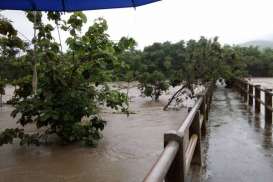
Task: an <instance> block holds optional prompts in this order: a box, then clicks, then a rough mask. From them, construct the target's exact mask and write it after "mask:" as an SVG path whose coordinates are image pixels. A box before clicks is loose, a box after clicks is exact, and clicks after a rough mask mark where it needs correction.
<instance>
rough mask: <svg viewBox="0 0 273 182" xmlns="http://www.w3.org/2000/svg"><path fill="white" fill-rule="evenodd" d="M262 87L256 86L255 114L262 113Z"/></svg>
mask: <svg viewBox="0 0 273 182" xmlns="http://www.w3.org/2000/svg"><path fill="white" fill-rule="evenodd" d="M260 88H261V85H255V112H256V113H260V111H261V103H260V100H261V90H260Z"/></svg>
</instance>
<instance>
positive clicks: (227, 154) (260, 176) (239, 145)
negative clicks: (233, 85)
mask: <svg viewBox="0 0 273 182" xmlns="http://www.w3.org/2000/svg"><path fill="white" fill-rule="evenodd" d="M263 118H264V116H263V114H261V115H255V114H254V112H253V108H250V107H248V106H246V105H245V103H243V102H242V100H241V98H240V97H239V94H238V93H236V92H233V91H232V90H228V89H224V88H218V89H216V90H215V92H214V96H213V102H212V106H211V112H210V116H209V124H208V135H207V137H206V139H205V140H204V142H203V145H205V151H204V159H205V161H204V163H205V167H204V169H203V170H204V172H203V180H202V181H207V182H229V181H232V182H272V181H273V143H272V125H268V126H267V125H265V123H264V120H263Z"/></svg>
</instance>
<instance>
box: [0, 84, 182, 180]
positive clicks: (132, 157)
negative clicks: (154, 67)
mask: <svg viewBox="0 0 273 182" xmlns="http://www.w3.org/2000/svg"><path fill="white" fill-rule="evenodd" d="M174 91H175V89H171V90H170V91H169V92H168V93H169V94H171V93H172V92H174ZM129 95H130V97H131V105H130V110H131V111H133V112H135V114H131V115H130V116H129V117H127V116H126V115H123V114H113V113H112V111H110V110H105V111H104V112H103V117H104V118H105V119H106V120H107V121H108V123H107V125H106V127H105V130H104V131H103V135H104V138H103V139H102V140H101V141H100V143H99V145H98V146H97V148H88V147H84V146H79V145H77V144H75V145H69V146H60V145H55V144H51V145H48V146H39V147H35V146H31V147H27V146H24V147H21V146H19V145H18V144H13V145H4V146H3V147H0V182H34V181H35V182H48V181H50V182H62V181H64V182H70V181H71V182H72V181H73V182H78V181H79V182H138V181H142V179H143V178H144V176H145V175H146V174H147V172H148V171H149V169H150V168H151V166H152V164H153V163H154V162H155V160H156V159H157V157H158V156H159V154H160V152H161V150H162V148H163V133H164V132H166V131H168V130H172V129H177V128H178V127H179V126H180V124H181V123H182V121H183V119H184V118H185V116H186V113H187V112H186V110H184V109H182V110H180V111H163V110H162V108H163V106H164V104H165V103H166V102H167V99H168V97H169V95H164V96H162V97H161V98H160V102H157V103H155V102H151V99H150V98H143V97H140V96H139V95H140V93H139V91H138V89H137V88H136V87H133V88H131V89H130V92H129ZM12 109H13V108H11V107H9V106H5V107H3V108H2V109H0V130H3V129H5V128H8V127H14V126H16V124H15V122H16V121H15V120H14V119H12V118H11V117H10V116H9V115H10V112H11V111H12Z"/></svg>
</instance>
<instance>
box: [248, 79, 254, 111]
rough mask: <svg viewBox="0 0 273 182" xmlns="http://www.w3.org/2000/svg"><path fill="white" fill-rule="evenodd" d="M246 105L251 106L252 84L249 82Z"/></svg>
mask: <svg viewBox="0 0 273 182" xmlns="http://www.w3.org/2000/svg"><path fill="white" fill-rule="evenodd" d="M248 105H250V106H253V85H251V84H249V92H248Z"/></svg>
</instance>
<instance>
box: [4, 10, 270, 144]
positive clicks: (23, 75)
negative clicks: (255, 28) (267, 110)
mask: <svg viewBox="0 0 273 182" xmlns="http://www.w3.org/2000/svg"><path fill="white" fill-rule="evenodd" d="M45 15H46V16H47V19H48V20H49V21H50V22H49V23H44V22H43V21H42V17H43V16H45ZM26 16H27V18H28V20H29V21H30V22H32V23H33V24H34V22H36V24H35V25H34V29H35V31H36V33H37V36H35V37H34V38H33V40H32V41H31V42H25V41H23V40H22V39H20V38H19V36H18V33H17V31H16V30H15V29H14V27H13V26H12V22H10V21H9V20H7V19H5V18H4V17H1V18H0V35H1V36H0V66H1V69H0V94H4V87H5V85H6V84H12V85H14V86H15V87H16V90H15V96H14V97H13V99H12V100H11V101H10V103H11V104H12V105H13V106H14V108H15V110H14V111H13V112H12V114H11V115H12V116H13V117H17V118H18V123H19V124H21V125H22V126H25V125H27V124H32V125H35V126H36V127H37V132H36V133H27V132H25V131H24V129H23V128H22V127H20V128H14V129H6V130H4V131H2V133H0V145H3V144H6V143H12V142H13V140H14V139H15V138H18V139H20V143H21V144H33V143H34V144H39V143H40V142H42V141H46V140H47V137H48V136H49V135H52V134H55V135H57V136H58V137H60V138H61V139H62V141H64V142H76V141H81V142H84V143H85V144H87V145H95V144H96V143H97V141H98V140H99V139H100V138H101V137H102V136H101V133H100V131H101V130H103V128H104V126H105V123H106V122H105V121H104V120H103V119H102V118H101V117H100V109H101V108H102V107H110V108H112V109H116V110H121V111H123V112H128V111H127V109H128V101H127V96H128V95H126V94H124V93H121V92H118V91H117V90H112V89H110V87H109V86H108V85H107V82H111V81H119V80H122V81H126V82H128V83H129V82H131V81H138V82H139V88H140V90H141V92H142V94H144V95H145V96H148V97H151V98H152V99H154V100H155V101H157V100H159V98H160V95H161V94H162V93H163V92H165V91H167V90H168V88H169V87H170V86H180V87H181V88H180V89H178V91H177V92H176V93H175V94H178V93H179V92H181V91H182V90H183V88H185V87H186V88H188V89H189V90H190V91H191V92H192V94H193V95H194V92H193V87H194V86H195V85H196V84H205V83H206V82H208V81H213V80H216V79H218V78H220V77H222V78H225V79H227V80H232V79H233V78H235V77H242V76H273V72H272V71H271V70H272V69H273V50H272V49H264V50H259V49H258V48H257V47H239V46H222V45H221V44H220V43H219V42H218V39H217V38H213V39H206V38H205V37H201V38H200V39H199V40H189V41H187V42H185V41H179V42H177V43H171V42H164V43H154V44H153V45H151V46H147V47H145V48H144V50H142V51H141V50H136V49H135V45H136V42H135V40H133V39H132V38H125V37H123V38H121V39H120V40H119V42H113V41H111V40H110V38H109V35H108V34H107V33H106V32H107V28H108V27H107V22H106V21H105V20H104V19H102V18H99V19H97V20H96V21H95V22H94V23H93V25H92V26H90V27H89V28H88V30H87V31H86V32H84V33H83V32H82V31H81V30H82V26H83V25H84V24H86V23H87V21H88V20H87V18H86V16H85V15H84V14H83V13H82V12H75V13H73V14H71V16H70V17H69V18H68V19H66V20H65V19H63V18H62V16H61V14H59V13H54V12H49V13H47V14H41V13H37V14H36V15H35V14H34V13H32V12H27V13H26ZM54 29H58V31H65V32H69V35H70V36H69V37H68V38H67V40H66V44H67V45H68V50H67V51H65V52H63V50H62V46H61V44H60V43H59V42H58V41H56V40H55V39H54V37H53V36H52V31H53V30H54ZM173 98H175V97H172V99H173ZM172 99H170V100H172Z"/></svg>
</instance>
